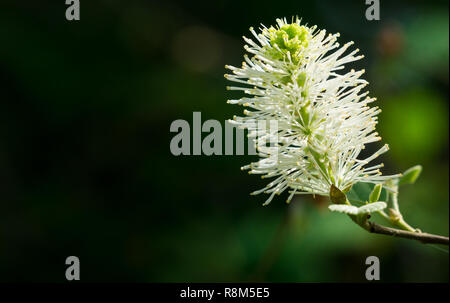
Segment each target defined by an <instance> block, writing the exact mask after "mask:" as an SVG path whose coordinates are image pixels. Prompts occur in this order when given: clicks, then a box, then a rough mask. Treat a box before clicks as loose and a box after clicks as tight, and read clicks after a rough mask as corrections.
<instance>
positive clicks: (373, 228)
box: [363, 221, 449, 245]
mask: <svg viewBox="0 0 450 303" xmlns="http://www.w3.org/2000/svg"><path fill="white" fill-rule="evenodd" d="M363 227H364V228H365V229H366V230H368V231H369V232H371V233H374V234H382V235H388V236H394V237H399V238H405V239H413V240H418V241H420V242H422V243H435V244H446V245H448V244H449V243H448V237H444V236H439V235H433V234H428V233H422V232H410V231H405V230H400V229H396V228H391V227H385V226H382V225H378V224H376V223H374V222H370V221H366V226H363Z"/></svg>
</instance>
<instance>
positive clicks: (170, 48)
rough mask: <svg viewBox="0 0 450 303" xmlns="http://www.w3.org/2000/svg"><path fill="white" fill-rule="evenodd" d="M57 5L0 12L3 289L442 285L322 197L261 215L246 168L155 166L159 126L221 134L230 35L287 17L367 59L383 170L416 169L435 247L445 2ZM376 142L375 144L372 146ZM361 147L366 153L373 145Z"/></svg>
mask: <svg viewBox="0 0 450 303" xmlns="http://www.w3.org/2000/svg"><path fill="white" fill-rule="evenodd" d="M366 8H367V6H366V5H365V1H363V0H358V1H331V0H330V1H299V0H295V1H269V0H265V1H248V2H243V1H233V2H231V1H209V2H197V1H184V2H180V3H175V2H172V1H160V2H154V1H152V2H150V1H118V0H116V1H106V0H104V1H87V0H84V1H83V0H81V21H75V22H68V21H66V19H65V9H66V6H65V4H64V1H63V0H60V1H16V0H15V1H13V0H10V1H2V2H1V4H0V37H1V40H0V41H1V42H0V100H1V110H0V198H1V200H0V281H65V276H64V272H65V268H66V266H65V264H64V261H65V258H66V257H67V256H70V255H75V256H78V257H79V258H80V261H81V280H82V281H85V282H87V281H138V282H148V281H159V282H171V281H177V282H186V281H190V282H198V281H202V282H223V281H285V282H304V281H306V282H321V281H326V282H330V281H365V277H364V272H365V268H366V265H365V264H364V262H365V258H366V257H367V256H371V255H375V256H378V257H379V258H380V261H381V279H382V281H416V282H417V281H448V261H449V256H448V253H446V252H443V251H441V250H438V249H436V248H434V247H431V246H426V245H423V244H421V243H418V242H413V241H410V240H403V239H393V238H389V237H385V236H381V235H372V234H368V233H366V232H365V231H363V230H362V229H360V228H359V227H358V226H357V225H355V224H353V223H352V222H351V221H350V220H349V219H348V218H347V217H346V216H344V215H342V214H337V213H331V212H329V211H328V210H327V202H326V201H325V200H319V199H317V200H313V199H312V198H311V197H303V198H298V199H296V200H294V201H293V202H292V203H291V204H290V205H289V206H287V205H286V204H285V202H284V201H285V198H286V197H285V196H282V197H279V198H278V199H275V200H274V201H273V202H272V204H271V205H270V206H268V207H262V206H261V203H262V202H263V201H264V200H265V197H264V196H256V197H253V196H249V193H250V192H251V191H253V190H255V189H258V188H260V187H262V186H264V184H265V182H263V181H262V180H260V179H259V178H258V177H256V176H249V175H247V174H246V173H244V172H241V171H240V169H239V168H240V166H242V165H245V164H247V163H249V162H250V161H252V160H255V159H256V158H255V157H251V156H210V157H207V156H180V157H175V156H173V155H172V154H171V153H170V150H169V143H170V140H171V138H172V136H173V135H174V134H171V133H170V132H169V127H170V124H171V122H172V121H174V120H176V119H185V120H187V121H189V122H190V123H192V112H193V111H201V112H202V119H203V121H205V120H207V119H217V120H219V121H225V119H228V118H230V117H232V116H233V115H234V114H240V113H241V110H242V108H241V107H238V106H232V105H227V104H226V100H227V99H230V98H232V97H236V95H233V94H232V93H231V92H227V91H226V90H225V86H226V85H227V83H226V80H225V79H224V78H223V74H224V73H225V72H226V71H225V69H224V65H225V64H231V65H235V66H237V65H240V62H241V61H242V55H243V53H244V50H243V41H242V40H241V36H242V35H246V36H249V35H250V34H249V32H248V28H249V27H250V26H255V27H258V24H259V23H264V24H265V25H271V24H274V23H275V19H276V18H277V17H289V18H290V17H291V16H295V15H298V16H300V17H302V18H303V21H304V22H307V23H308V24H317V25H318V26H319V28H325V29H327V30H328V31H329V32H340V33H341V41H343V42H346V41H350V40H354V41H355V44H356V47H358V48H360V49H361V52H362V53H363V54H365V56H366V57H365V59H364V60H362V61H360V62H358V63H357V64H355V65H354V66H353V67H356V68H365V69H366V71H367V73H366V78H367V79H368V80H369V82H370V85H369V87H368V88H369V90H370V91H371V96H376V97H377V98H378V102H377V103H378V104H377V105H378V106H380V107H381V108H382V109H383V112H382V113H381V114H380V124H379V127H378V130H379V132H380V133H381V135H382V136H383V139H384V141H385V142H387V143H389V144H390V146H391V150H390V152H389V153H388V154H385V155H384V156H383V157H382V160H383V161H384V162H385V164H386V167H385V169H384V172H385V173H396V172H400V171H404V170H405V169H407V168H409V167H410V166H413V165H415V164H422V165H423V167H424V170H423V174H422V176H421V177H420V179H419V180H418V182H417V184H416V185H414V186H406V187H404V188H402V190H401V193H400V206H401V209H402V211H403V213H404V214H405V216H406V219H407V220H408V222H409V223H410V224H411V225H413V226H416V227H419V228H421V229H422V230H424V231H427V232H432V233H439V234H444V235H448V229H449V223H448V217H449V216H448V212H449V209H448V205H449V188H448V179H449V178H448V177H449V173H448V101H447V100H448V85H449V77H448V75H449V73H448V66H449V63H448V57H449V50H448V43H449V31H448V28H449V23H448V2H447V1H381V20H380V21H371V22H369V21H367V20H366V19H365V10H366ZM380 144H382V143H380ZM380 144H373V146H371V147H370V148H371V150H374V149H376V148H379V147H380V146H381V145H380Z"/></svg>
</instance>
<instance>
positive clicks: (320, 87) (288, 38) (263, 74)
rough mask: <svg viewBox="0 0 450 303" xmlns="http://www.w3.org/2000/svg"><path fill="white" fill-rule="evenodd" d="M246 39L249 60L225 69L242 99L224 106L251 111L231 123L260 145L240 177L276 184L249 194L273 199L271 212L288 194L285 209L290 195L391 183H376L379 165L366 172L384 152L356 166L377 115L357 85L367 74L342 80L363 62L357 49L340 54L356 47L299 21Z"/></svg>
mask: <svg viewBox="0 0 450 303" xmlns="http://www.w3.org/2000/svg"><path fill="white" fill-rule="evenodd" d="M250 32H251V33H252V34H253V36H254V37H255V39H256V40H252V39H248V38H246V37H244V40H245V42H246V43H247V44H246V45H245V49H246V50H247V52H248V53H250V54H251V56H247V55H245V62H243V63H242V67H240V68H237V67H233V66H226V68H227V69H229V70H231V71H232V74H227V75H225V77H226V78H227V79H229V80H231V81H234V82H237V83H240V84H242V86H230V87H227V89H229V90H242V91H244V92H245V93H246V94H247V96H245V97H243V98H240V99H238V100H229V101H228V103H231V104H240V105H243V106H245V107H247V108H248V110H247V109H246V110H245V111H244V114H245V116H244V117H234V119H233V120H232V121H230V122H232V123H236V124H238V125H239V127H241V128H246V129H248V130H249V136H254V137H256V138H257V139H256V142H257V146H258V152H259V156H260V160H259V161H258V162H254V163H251V164H250V165H248V166H245V167H243V169H249V170H250V173H253V174H262V175H263V177H264V178H265V177H274V178H275V179H274V180H273V181H272V182H270V183H269V184H268V185H267V186H266V187H264V188H263V189H261V190H259V191H256V192H254V193H253V194H258V193H262V192H265V193H268V194H270V196H269V198H268V199H267V201H266V202H265V204H268V203H270V201H271V200H272V199H273V197H274V195H275V194H280V193H282V192H283V191H285V190H289V192H290V195H289V198H288V202H289V201H290V200H291V199H292V197H293V195H294V194H317V195H324V196H328V195H329V193H330V187H331V185H334V186H335V187H336V188H338V189H339V190H341V191H342V192H347V191H348V190H350V188H351V187H352V185H353V184H355V183H357V182H368V183H382V182H383V181H384V180H387V179H390V178H392V177H395V176H381V172H380V170H379V168H380V167H382V166H383V164H378V165H372V166H369V167H367V166H366V165H367V164H368V163H369V162H371V161H372V160H374V159H375V158H377V157H378V156H379V155H380V154H382V153H384V152H386V151H387V150H388V146H387V145H384V146H383V147H382V148H381V149H380V150H378V151H377V152H375V153H374V154H372V155H371V156H369V157H367V158H365V159H358V156H359V154H360V152H361V151H362V150H363V149H364V148H365V145H366V144H368V143H372V142H376V141H379V140H381V138H380V137H379V135H378V133H377V132H375V126H376V124H377V114H378V113H379V112H380V109H379V108H377V107H369V103H371V102H373V101H375V98H370V97H368V92H362V90H363V88H364V87H365V86H366V85H367V84H368V82H367V81H365V80H363V79H361V78H360V77H361V75H362V74H363V73H364V70H361V71H355V70H350V71H348V72H347V73H340V72H339V71H341V70H343V69H344V65H345V64H346V63H349V62H352V61H355V60H359V59H361V58H363V55H357V53H358V49H356V50H353V51H351V52H349V53H347V54H344V53H345V52H346V50H347V49H348V48H349V47H350V46H351V45H352V44H353V42H349V43H346V44H344V45H343V46H340V45H339V43H338V42H337V38H338V37H339V34H327V33H326V31H325V30H318V29H317V27H316V26H312V27H308V26H306V25H302V24H301V22H300V20H299V19H298V18H297V19H296V20H293V21H292V22H291V23H288V22H287V21H286V19H283V20H282V19H277V26H276V27H270V28H267V27H264V26H262V28H261V31H260V33H257V32H255V30H254V29H253V28H250ZM261 121H277V124H278V127H277V129H276V130H273V129H270V130H267V129H265V128H263V129H261V128H258V122H261ZM268 142H273V143H274V144H271V145H270V144H267V143H268ZM268 145H270V146H268Z"/></svg>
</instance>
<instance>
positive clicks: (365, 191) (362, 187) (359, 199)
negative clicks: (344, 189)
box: [347, 182, 387, 204]
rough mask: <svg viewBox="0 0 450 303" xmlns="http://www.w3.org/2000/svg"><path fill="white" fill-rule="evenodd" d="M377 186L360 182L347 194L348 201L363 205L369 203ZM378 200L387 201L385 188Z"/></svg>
mask: <svg viewBox="0 0 450 303" xmlns="http://www.w3.org/2000/svg"><path fill="white" fill-rule="evenodd" d="M374 187H375V184H371V183H365V182H358V183H356V184H354V185H353V186H352V189H351V190H350V191H349V192H348V193H347V199H348V200H349V201H350V202H352V203H360V204H361V203H363V204H365V202H366V201H369V197H370V194H371V192H372V191H373V189H374ZM378 200H382V201H386V200H387V191H386V189H385V188H382V189H381V192H380V196H379V198H378Z"/></svg>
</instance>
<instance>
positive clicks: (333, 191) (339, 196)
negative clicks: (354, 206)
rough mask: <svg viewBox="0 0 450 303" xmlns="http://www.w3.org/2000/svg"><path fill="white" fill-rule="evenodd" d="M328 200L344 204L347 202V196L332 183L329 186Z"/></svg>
mask: <svg viewBox="0 0 450 303" xmlns="http://www.w3.org/2000/svg"><path fill="white" fill-rule="evenodd" d="M330 200H331V202H333V203H335V204H344V203H345V202H347V197H346V196H345V194H344V193H343V192H341V191H340V190H339V188H337V187H336V186H334V185H333V184H332V185H331V187H330Z"/></svg>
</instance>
